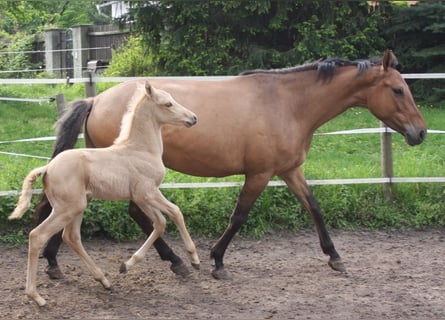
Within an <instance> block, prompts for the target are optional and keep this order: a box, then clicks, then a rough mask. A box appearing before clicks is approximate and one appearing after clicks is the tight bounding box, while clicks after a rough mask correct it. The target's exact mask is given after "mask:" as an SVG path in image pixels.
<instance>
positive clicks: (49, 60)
mask: <svg viewBox="0 0 445 320" xmlns="http://www.w3.org/2000/svg"><path fill="white" fill-rule="evenodd" d="M64 31H65V30H64V29H49V30H46V31H45V69H46V72H48V73H52V74H55V75H56V77H58V78H61V77H62V74H63V72H64V71H63V70H64V69H65V67H66V59H65V52H63V51H61V50H63V49H65V47H66V37H65V32H64Z"/></svg>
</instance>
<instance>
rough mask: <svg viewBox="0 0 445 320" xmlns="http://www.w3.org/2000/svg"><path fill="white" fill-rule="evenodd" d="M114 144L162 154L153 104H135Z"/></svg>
mask: <svg viewBox="0 0 445 320" xmlns="http://www.w3.org/2000/svg"><path fill="white" fill-rule="evenodd" d="M148 103H152V102H148ZM114 145H116V146H120V147H125V148H127V149H134V150H136V151H138V152H140V151H146V152H150V153H159V154H160V155H162V151H163V145H162V136H161V124H160V123H159V122H158V121H157V118H156V115H155V114H154V108H153V106H151V105H150V106H146V105H144V103H140V104H139V105H137V106H135V109H134V110H133V111H132V114H131V118H130V119H129V122H128V123H126V124H124V127H123V128H122V129H121V133H120V135H119V137H118V138H117V139H116V140H115V142H114Z"/></svg>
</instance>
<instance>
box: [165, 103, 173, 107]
mask: <svg viewBox="0 0 445 320" xmlns="http://www.w3.org/2000/svg"><path fill="white" fill-rule="evenodd" d="M172 105H173V104H172V103H171V102H167V103H166V104H165V106H166V107H167V108H170V107H171V106H172Z"/></svg>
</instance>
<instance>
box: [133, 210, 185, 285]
mask: <svg viewBox="0 0 445 320" xmlns="http://www.w3.org/2000/svg"><path fill="white" fill-rule="evenodd" d="M146 209H147V210H148V208H146ZM149 210H152V208H150V209H149ZM128 213H129V214H130V216H131V217H132V218H133V220H134V221H136V223H137V224H138V225H139V227H140V228H141V229H142V230H143V231H144V233H145V234H146V235H147V236H149V235H150V234H151V233H152V232H153V226H152V222H151V221H150V219H149V218H148V216H147V215H146V214H145V213H144V212H143V211H142V210H141V209H140V208H139V207H138V206H137V205H136V204H135V203H134V202H132V201H130V204H129V206H128ZM153 245H154V247H155V249H156V251H157V252H158V254H159V256H160V257H161V259H162V260H164V261H170V262H171V265H170V270H171V271H173V272H174V273H175V274H177V275H180V276H182V277H186V276H188V275H189V274H190V270H189V269H188V268H187V266H186V265H185V263H184V262H183V261H182V259H181V258H180V257H179V256H178V255H176V254H175V253H174V252H173V250H172V249H171V248H170V247H169V246H168V244H167V243H166V242H165V241H164V240H163V239H162V238H161V237H159V238H157V239H156V241H155V242H154V244H153Z"/></svg>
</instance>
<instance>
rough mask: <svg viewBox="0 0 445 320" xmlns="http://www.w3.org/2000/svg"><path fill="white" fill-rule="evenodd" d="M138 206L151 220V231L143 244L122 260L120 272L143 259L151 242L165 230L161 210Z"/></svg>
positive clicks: (125, 270)
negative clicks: (129, 256) (126, 258)
mask: <svg viewBox="0 0 445 320" xmlns="http://www.w3.org/2000/svg"><path fill="white" fill-rule="evenodd" d="M138 206H139V207H140V208H141V209H142V210H143V211H144V212H145V213H146V214H147V215H149V218H150V219H151V220H152V221H153V231H152V233H151V234H150V235H149V236H148V238H147V240H145V242H144V244H143V245H142V246H141V247H140V248H139V249H138V250H137V251H136V252H135V253H134V254H133V255H132V256H131V258H130V259H128V260H127V261H125V262H123V263H122V264H121V267H120V269H119V271H120V273H126V272H127V271H128V270H129V269H130V268H131V267H132V266H134V265H135V264H136V263H138V262H140V261H141V260H143V258H144V257H145V255H146V254H147V251H148V249H150V247H151V246H152V245H153V243H154V242H155V241H156V239H158V238H159V237H160V236H161V235H162V234H163V233H164V231H165V227H166V225H167V221H166V220H165V218H164V216H163V215H162V213H161V212H159V211H157V210H155V209H152V208H150V207H149V206H147V205H140V204H138Z"/></svg>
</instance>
